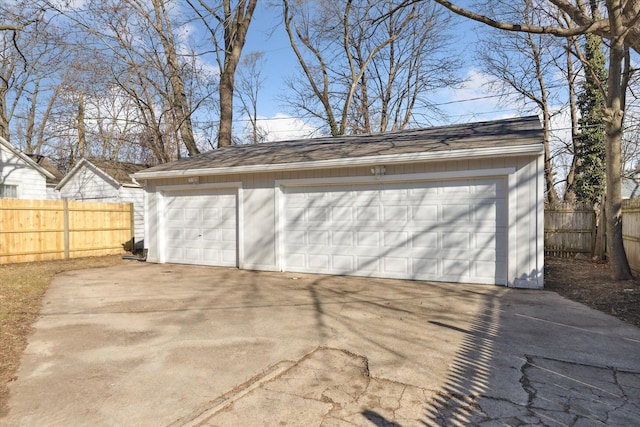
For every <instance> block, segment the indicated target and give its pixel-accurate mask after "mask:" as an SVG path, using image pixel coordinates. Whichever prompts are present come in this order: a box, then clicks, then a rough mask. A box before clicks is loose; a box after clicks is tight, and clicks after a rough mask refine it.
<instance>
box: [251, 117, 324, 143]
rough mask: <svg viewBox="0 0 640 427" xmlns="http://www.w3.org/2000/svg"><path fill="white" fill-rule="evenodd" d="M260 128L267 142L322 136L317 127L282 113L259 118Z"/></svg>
mask: <svg viewBox="0 0 640 427" xmlns="http://www.w3.org/2000/svg"><path fill="white" fill-rule="evenodd" d="M258 127H259V128H260V129H261V130H262V131H263V132H264V134H265V135H266V140H267V142H273V141H286V140H290V139H304V138H312V137H317V136H321V135H320V133H319V132H320V131H319V129H318V128H317V127H315V126H313V125H311V124H309V123H307V122H305V121H303V120H300V119H297V118H295V117H291V116H288V115H286V114H282V113H277V114H276V115H275V116H273V117H271V118H266V117H262V118H258Z"/></svg>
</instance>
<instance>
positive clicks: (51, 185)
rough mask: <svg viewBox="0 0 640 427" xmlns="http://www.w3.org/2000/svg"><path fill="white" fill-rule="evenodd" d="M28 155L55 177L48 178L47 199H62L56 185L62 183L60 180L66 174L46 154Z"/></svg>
mask: <svg viewBox="0 0 640 427" xmlns="http://www.w3.org/2000/svg"><path fill="white" fill-rule="evenodd" d="M27 156H29V158H30V159H31V160H33V161H34V162H36V163H37V164H38V165H40V166H41V167H42V168H43V169H44V170H46V171H47V172H50V173H51V174H52V175H53V178H47V199H48V200H60V192H58V191H56V186H57V185H58V184H60V181H62V178H64V174H63V173H62V172H60V171H59V170H58V169H57V168H56V167H55V166H54V165H53V163H51V162H50V161H49V159H47V157H46V156H42V155H40V154H27Z"/></svg>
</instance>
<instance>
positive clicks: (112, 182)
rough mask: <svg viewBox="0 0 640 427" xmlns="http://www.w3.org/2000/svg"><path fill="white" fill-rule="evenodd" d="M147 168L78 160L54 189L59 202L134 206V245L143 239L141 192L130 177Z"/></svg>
mask: <svg viewBox="0 0 640 427" xmlns="http://www.w3.org/2000/svg"><path fill="white" fill-rule="evenodd" d="M147 167H148V166H146V165H139V164H135V163H125V162H118V161H114V160H91V161H89V160H87V159H81V160H80V161H79V162H78V163H77V164H76V165H75V166H74V167H73V169H71V171H70V172H69V173H68V174H67V176H65V177H64V178H63V179H62V180H61V181H60V183H59V184H58V185H57V186H56V190H57V191H59V193H60V197H61V198H68V199H69V200H83V201H94V202H115V203H133V209H134V218H135V233H134V237H135V240H136V242H142V241H143V239H144V191H143V189H142V187H141V186H140V185H139V184H138V183H137V182H136V180H135V179H134V178H133V174H134V173H136V172H139V171H141V170H144V169H146V168H147Z"/></svg>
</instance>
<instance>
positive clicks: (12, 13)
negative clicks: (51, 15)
mask: <svg viewBox="0 0 640 427" xmlns="http://www.w3.org/2000/svg"><path fill="white" fill-rule="evenodd" d="M0 12H1V13H2V17H3V19H4V20H6V21H8V22H6V23H2V24H0V136H1V137H3V138H5V139H7V140H9V139H10V137H11V130H10V122H11V120H12V119H13V117H14V114H15V113H16V110H17V108H18V106H19V104H20V102H21V101H22V100H23V99H24V98H25V97H26V96H27V95H26V94H27V92H28V89H30V86H31V85H32V84H33V81H34V79H37V78H38V77H37V76H38V75H40V77H42V76H43V74H42V73H43V70H44V65H43V63H44V62H46V61H47V60H48V58H50V57H51V52H49V51H48V47H49V46H47V45H48V44H50V39H49V36H50V33H49V32H48V31H47V22H46V21H44V20H43V16H42V10H41V9H40V8H39V7H37V5H34V4H32V3H31V2H28V1H19V2H15V3H3V4H1V5H0ZM9 22H10V23H9ZM38 23H39V24H40V25H39V27H40V28H39V29H38V28H35V27H37V25H36V24H38ZM41 67H42V68H41Z"/></svg>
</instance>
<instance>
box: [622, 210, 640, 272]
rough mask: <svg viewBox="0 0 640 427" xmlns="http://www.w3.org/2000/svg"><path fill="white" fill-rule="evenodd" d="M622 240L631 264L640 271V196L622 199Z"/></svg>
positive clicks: (634, 270) (633, 268)
mask: <svg viewBox="0 0 640 427" xmlns="http://www.w3.org/2000/svg"><path fill="white" fill-rule="evenodd" d="M622 241H623V242H624V249H625V252H626V253H627V260H629V266H630V267H631V270H632V271H633V273H634V274H639V273H640V198H633V199H626V200H623V201H622Z"/></svg>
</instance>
